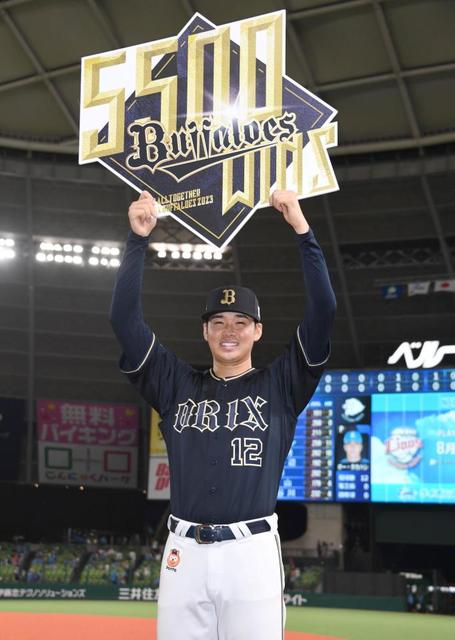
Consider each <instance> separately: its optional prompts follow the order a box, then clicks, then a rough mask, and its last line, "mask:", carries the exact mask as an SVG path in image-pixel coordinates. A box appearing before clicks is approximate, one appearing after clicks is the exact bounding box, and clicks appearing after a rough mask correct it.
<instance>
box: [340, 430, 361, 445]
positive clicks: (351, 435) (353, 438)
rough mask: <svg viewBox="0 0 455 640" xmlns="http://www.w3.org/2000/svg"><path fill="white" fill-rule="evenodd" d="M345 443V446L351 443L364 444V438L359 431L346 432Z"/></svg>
mask: <svg viewBox="0 0 455 640" xmlns="http://www.w3.org/2000/svg"><path fill="white" fill-rule="evenodd" d="M343 442H344V444H349V443H350V442H359V443H360V444H362V436H361V435H360V433H359V432H358V431H346V433H345V434H344V438H343Z"/></svg>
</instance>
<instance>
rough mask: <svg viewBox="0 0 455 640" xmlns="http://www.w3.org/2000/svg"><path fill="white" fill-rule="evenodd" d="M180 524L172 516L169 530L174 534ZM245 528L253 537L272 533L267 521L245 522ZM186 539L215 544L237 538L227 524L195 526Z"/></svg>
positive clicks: (191, 528) (189, 530) (189, 529)
mask: <svg viewBox="0 0 455 640" xmlns="http://www.w3.org/2000/svg"><path fill="white" fill-rule="evenodd" d="M179 522H180V521H179V520H176V519H175V518H173V517H172V516H171V517H170V519H169V529H170V530H171V531H172V533H175V530H176V529H177V525H178V523H179ZM245 526H246V527H248V529H249V530H250V532H251V535H255V534H256V533H265V531H270V529H271V527H270V525H269V523H268V522H267V520H253V521H252V522H245ZM184 537H185V538H193V539H194V540H196V542H198V543H199V544H213V543H214V542H223V541H224V540H235V539H236V537H237V536H235V535H234V532H233V531H232V529H231V527H230V526H229V525H227V524H193V525H191V527H189V528H188V531H187V532H186V533H185V536H184Z"/></svg>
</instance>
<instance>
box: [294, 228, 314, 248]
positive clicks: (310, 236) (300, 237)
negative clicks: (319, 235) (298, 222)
mask: <svg viewBox="0 0 455 640" xmlns="http://www.w3.org/2000/svg"><path fill="white" fill-rule="evenodd" d="M295 239H296V241H297V244H298V245H301V244H304V243H305V242H308V241H309V240H310V241H311V240H314V239H315V237H314V233H313V230H312V229H311V227H310V228H309V229H308V231H306V232H305V233H296V234H295Z"/></svg>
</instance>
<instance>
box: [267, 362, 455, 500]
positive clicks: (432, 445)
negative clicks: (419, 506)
mask: <svg viewBox="0 0 455 640" xmlns="http://www.w3.org/2000/svg"><path fill="white" fill-rule="evenodd" d="M278 499H279V500H300V501H317V502H333V501H337V502H368V501H374V502H414V503H445V504H451V503H454V504H455V370H453V369H426V370H419V371H411V370H396V369H389V370H384V371H328V372H326V373H325V374H324V375H323V377H322V378H321V381H320V383H319V385H318V387H317V389H316V392H315V394H314V396H313V398H312V400H311V401H310V403H309V404H308V406H307V407H306V409H305V410H304V411H303V412H302V414H301V415H300V416H299V418H298V421H297V427H296V432H295V437H294V441H293V443H292V446H291V449H290V451H289V455H288V457H287V460H286V464H285V467H284V471H283V475H282V478H281V482H280V488H279V492H278Z"/></svg>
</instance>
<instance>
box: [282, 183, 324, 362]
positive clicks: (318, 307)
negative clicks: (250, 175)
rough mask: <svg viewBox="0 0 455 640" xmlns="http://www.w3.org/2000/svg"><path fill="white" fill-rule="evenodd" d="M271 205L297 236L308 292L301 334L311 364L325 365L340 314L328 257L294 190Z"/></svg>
mask: <svg viewBox="0 0 455 640" xmlns="http://www.w3.org/2000/svg"><path fill="white" fill-rule="evenodd" d="M270 203H271V205H272V206H273V207H275V209H277V211H280V212H281V213H282V214H283V217H284V219H285V220H286V222H287V223H288V224H290V225H291V227H293V229H294V231H295V232H296V234H297V242H298V247H299V252H300V259H301V264H302V270H303V276H304V280H305V290H306V296H305V317H304V319H303V321H302V322H301V324H300V326H299V333H300V338H301V341H302V345H303V348H304V351H305V355H306V357H307V359H308V362H309V364H311V365H317V364H321V363H323V362H324V361H325V360H326V359H327V357H328V355H329V339H330V333H331V330H332V325H333V320H334V317H335V311H336V299H335V294H334V293H333V289H332V285H331V283H330V278H329V273H328V271H327V265H326V262H325V259H324V255H323V253H322V250H321V247H320V246H319V244H318V243H317V241H316V238H315V237H314V234H313V232H312V230H311V229H310V227H309V225H308V222H307V220H306V218H305V215H304V213H303V211H302V209H301V208H300V205H299V202H298V199H297V195H296V194H295V193H294V192H293V191H275V192H274V193H273V194H272V196H271V198H270Z"/></svg>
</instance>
